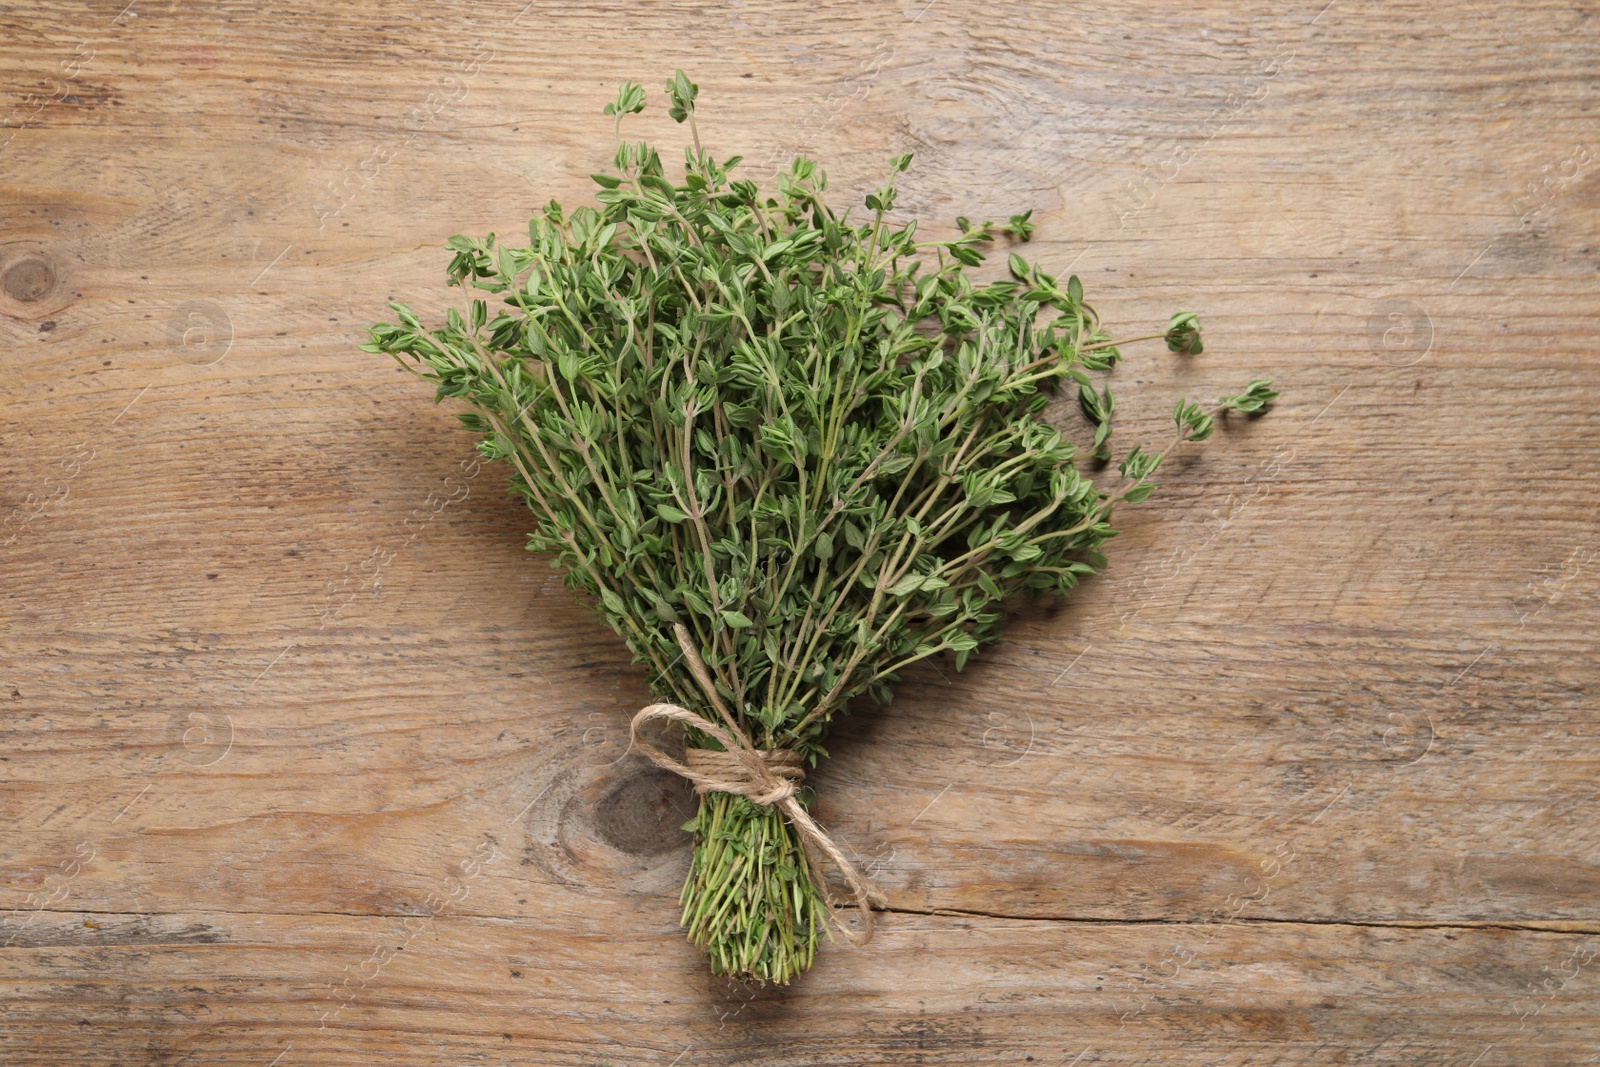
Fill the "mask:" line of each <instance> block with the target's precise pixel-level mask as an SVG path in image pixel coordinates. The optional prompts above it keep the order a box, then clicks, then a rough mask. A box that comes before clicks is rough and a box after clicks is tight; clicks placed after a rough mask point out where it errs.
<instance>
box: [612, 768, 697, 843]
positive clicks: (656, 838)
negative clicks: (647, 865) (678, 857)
mask: <svg viewBox="0 0 1600 1067" xmlns="http://www.w3.org/2000/svg"><path fill="white" fill-rule="evenodd" d="M688 785H689V783H688V782H685V781H684V780H683V779H682V778H680V777H678V776H677V775H676V774H673V773H672V772H671V771H665V770H662V769H661V768H659V767H647V768H645V769H642V770H640V771H639V773H637V774H630V775H628V776H627V777H626V778H624V779H622V780H621V781H620V782H618V783H617V784H616V785H614V786H612V787H611V789H610V790H608V791H607V792H606V794H605V796H603V797H601V798H600V800H599V801H597V802H596V803H595V806H594V831H595V835H596V836H597V837H599V838H600V840H602V841H604V842H605V843H606V844H608V845H610V846H611V847H612V848H614V849H616V850H617V851H618V852H625V853H627V854H628V855H630V856H658V855H661V854H662V853H665V852H671V851H673V850H674V849H678V848H682V847H683V843H684V841H685V839H686V838H685V835H684V833H683V831H682V830H680V829H679V827H681V826H682V825H683V824H684V823H685V822H687V821H688V820H689V819H691V818H693V817H694V804H693V802H692V801H691V800H690V797H689V789H688Z"/></svg>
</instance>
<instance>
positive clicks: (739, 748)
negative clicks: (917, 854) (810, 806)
mask: <svg viewBox="0 0 1600 1067" xmlns="http://www.w3.org/2000/svg"><path fill="white" fill-rule="evenodd" d="M673 629H674V630H675V631H676V633H677V637H678V645H679V646H680V647H681V648H682V649H683V654H684V658H685V659H686V660H687V661H688V663H689V669H690V671H691V672H692V673H693V674H694V677H695V680H696V681H697V682H699V683H700V687H701V689H703V690H704V691H705V693H706V695H707V696H708V697H709V698H710V700H711V703H712V705H713V706H714V707H715V708H716V710H717V712H718V713H719V715H720V717H721V718H722V725H720V726H719V725H718V724H717V723H714V722H711V721H710V720H708V719H706V718H704V717H702V716H700V715H697V714H695V713H694V712H692V711H689V710H688V709H687V708H681V707H679V706H678V705H676V704H651V705H650V706H649V707H646V708H643V709H641V710H640V711H639V712H638V714H636V715H634V717H633V725H632V734H633V743H634V744H635V745H637V746H638V747H639V750H640V751H641V752H643V753H644V754H645V756H646V757H647V758H648V759H649V760H650V761H651V762H652V763H654V764H655V765H656V766H658V767H663V768H665V769H666V770H669V771H671V772H673V773H674V774H677V775H680V776H682V777H684V778H687V779H688V780H689V781H691V782H693V783H694V791H695V792H696V793H697V794H705V793H731V794H733V795H734V796H741V797H744V798H745V799H746V800H749V801H750V802H751V803H753V804H760V805H761V806H762V807H769V808H777V809H778V810H779V811H781V812H782V813H783V815H784V818H786V819H788V820H789V824H790V825H791V826H793V827H794V829H795V833H796V834H797V835H798V836H799V838H800V852H801V854H802V855H803V856H805V859H806V867H807V869H808V870H809V871H810V872H811V881H812V883H813V884H814V885H816V887H817V888H818V889H819V890H821V891H822V895H823V899H824V900H825V901H827V904H828V914H829V915H830V917H832V919H833V922H834V925H836V926H837V927H838V928H839V932H840V933H841V934H843V935H844V937H845V940H847V941H849V942H850V943H851V944H852V945H864V944H866V943H867V942H868V941H870V940H872V923H873V915H872V907H873V905H874V904H876V905H877V906H878V907H880V908H881V907H885V906H887V904H888V901H887V899H886V898H885V897H884V895H883V893H882V892H881V891H879V889H878V888H877V886H875V885H873V884H872V882H871V880H870V879H868V878H867V876H866V875H865V874H863V873H862V872H861V871H860V870H859V869H857V867H856V865H855V864H853V863H851V862H850V859H849V857H847V856H846V855H845V854H844V853H843V852H842V851H841V850H840V848H839V846H838V845H837V844H835V843H834V840H833V838H831V837H829V836H828V834H827V832H826V831H825V830H823V829H822V827H821V826H819V825H817V821H816V820H815V819H813V818H812V817H811V814H810V813H809V812H807V811H806V809H805V808H804V807H803V806H802V805H801V804H800V801H799V799H798V798H797V797H796V795H795V794H796V793H797V792H798V791H799V789H800V783H801V782H802V781H804V780H805V776H806V773H805V770H804V768H802V767H801V758H800V754H799V753H798V752H794V751H791V750H789V749H758V748H756V746H755V744H754V743H753V742H752V741H751V740H750V738H749V737H748V736H747V735H746V734H745V732H744V731H743V730H741V729H740V728H739V725H738V723H737V721H736V720H735V719H734V717H733V716H732V715H730V714H729V713H728V709H727V707H726V705H724V704H723V703H722V698H721V695H720V694H718V693H717V690H716V687H715V686H714V685H713V684H712V681H711V676H710V674H709V672H707V671H706V668H705V663H704V662H703V661H702V660H701V659H700V654H699V653H698V652H697V651H696V650H695V647H694V643H693V641H692V640H691V639H690V636H689V631H688V629H687V628H686V627H685V626H684V625H683V624H682V623H674V624H673ZM657 721H667V722H678V723H682V724H683V725H685V726H690V727H693V728H694V729H696V730H699V731H700V732H701V733H704V734H707V735H709V736H710V737H712V738H714V739H716V741H717V742H718V743H719V744H721V745H722V747H723V749H724V751H721V752H718V751H716V750H714V749H707V748H691V749H688V750H687V751H686V752H685V753H684V757H683V759H682V760H677V759H674V758H672V757H671V756H669V755H667V753H665V752H663V751H662V750H661V749H659V748H657V747H656V746H654V745H652V744H650V743H649V742H647V741H645V740H644V739H643V738H642V737H641V736H640V728H641V727H643V726H644V725H646V724H647V723H651V722H657ZM824 858H826V859H827V860H828V861H829V862H830V863H832V864H833V866H834V867H835V868H836V869H837V870H838V871H839V873H840V875H842V876H843V877H844V881H845V884H846V885H847V886H849V887H850V895H849V897H847V898H845V899H843V900H840V899H839V898H836V897H835V896H834V894H833V891H832V889H830V888H829V886H828V882H827V879H826V878H825V877H824V874H825V872H824V869H823V860H824ZM837 904H846V905H854V906H855V907H856V908H858V909H859V910H860V911H861V925H862V928H861V930H859V931H857V930H854V929H852V928H851V927H849V926H847V925H845V923H844V920H843V919H841V918H840V917H839V913H838V912H837V911H836V910H835V905H837Z"/></svg>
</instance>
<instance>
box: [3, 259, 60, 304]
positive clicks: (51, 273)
mask: <svg viewBox="0 0 1600 1067" xmlns="http://www.w3.org/2000/svg"><path fill="white" fill-rule="evenodd" d="M55 287H56V269H55V268H54V267H52V266H51V265H50V263H49V261H48V260H45V259H43V258H41V257H39V256H24V257H23V258H22V259H19V260H17V261H16V262H15V263H13V264H11V265H10V266H9V267H7V268H6V272H5V275H4V277H3V278H0V288H4V289H5V292H6V295H7V296H9V297H10V298H11V299H13V300H15V301H16V302H17V303H19V304H36V303H38V302H39V301H40V300H43V299H44V298H45V297H46V296H48V295H50V291H51V290H52V289H54V288H55Z"/></svg>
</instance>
